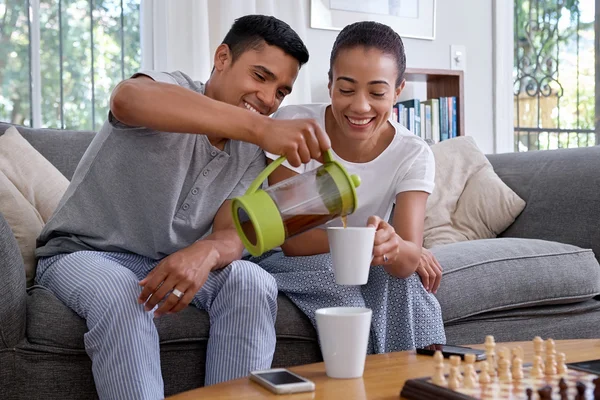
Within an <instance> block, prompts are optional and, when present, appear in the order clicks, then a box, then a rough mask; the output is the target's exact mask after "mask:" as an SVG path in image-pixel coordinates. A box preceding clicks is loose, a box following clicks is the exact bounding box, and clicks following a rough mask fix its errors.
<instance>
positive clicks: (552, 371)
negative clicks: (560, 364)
mask: <svg viewBox="0 0 600 400" xmlns="http://www.w3.org/2000/svg"><path fill="white" fill-rule="evenodd" d="M557 373H558V371H557V369H556V359H555V357H554V354H548V355H547V356H546V368H545V369H544V374H545V375H546V376H554V375H556V374H557Z"/></svg>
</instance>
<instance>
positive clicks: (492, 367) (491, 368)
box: [485, 335, 496, 378]
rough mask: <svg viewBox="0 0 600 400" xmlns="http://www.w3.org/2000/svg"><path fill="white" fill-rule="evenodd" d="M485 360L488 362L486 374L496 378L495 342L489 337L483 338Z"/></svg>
mask: <svg viewBox="0 0 600 400" xmlns="http://www.w3.org/2000/svg"><path fill="white" fill-rule="evenodd" d="M485 358H486V359H487V362H488V374H489V376H490V377H492V378H493V377H495V376H496V341H495V340H494V337H493V336H491V335H488V336H486V337H485Z"/></svg>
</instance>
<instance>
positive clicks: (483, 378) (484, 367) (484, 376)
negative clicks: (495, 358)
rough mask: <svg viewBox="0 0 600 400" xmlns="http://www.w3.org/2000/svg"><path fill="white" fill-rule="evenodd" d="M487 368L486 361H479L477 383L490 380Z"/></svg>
mask: <svg viewBox="0 0 600 400" xmlns="http://www.w3.org/2000/svg"><path fill="white" fill-rule="evenodd" d="M488 369H489V364H488V363H487V361H484V362H482V363H481V371H479V383H481V384H487V383H490V382H491V381H492V379H491V378H490V374H489V371H488Z"/></svg>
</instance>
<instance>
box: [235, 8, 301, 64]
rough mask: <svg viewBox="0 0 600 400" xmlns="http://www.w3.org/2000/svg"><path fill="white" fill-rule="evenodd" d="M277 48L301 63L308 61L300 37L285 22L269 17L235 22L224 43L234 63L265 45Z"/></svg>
mask: <svg viewBox="0 0 600 400" xmlns="http://www.w3.org/2000/svg"><path fill="white" fill-rule="evenodd" d="M265 42H266V43H267V44H269V45H271V46H277V47H279V48H280V49H281V50H283V51H284V52H286V53H287V54H289V55H290V56H292V57H294V58H295V59H296V60H298V62H299V63H300V66H302V65H303V64H305V63H306V62H307V61H308V50H307V49H306V46H304V43H303V42H302V39H300V36H298V34H297V33H296V32H295V31H294V30H293V29H292V28H291V27H290V26H289V25H288V24H286V23H285V22H283V21H281V20H279V19H277V18H275V17H271V16H268V15H246V16H243V17H240V18H238V19H236V20H235V22H234V23H233V25H232V26H231V29H230V30H229V32H227V35H225V39H223V43H224V44H226V45H227V46H229V49H230V50H231V54H232V57H233V62H235V60H236V59H237V58H238V57H239V56H240V55H241V54H242V53H244V52H245V51H248V50H250V49H255V50H258V49H260V48H261V46H263V45H264V43H265Z"/></svg>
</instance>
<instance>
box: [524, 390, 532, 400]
mask: <svg viewBox="0 0 600 400" xmlns="http://www.w3.org/2000/svg"><path fill="white" fill-rule="evenodd" d="M525 393H527V400H531V397H532V396H533V389H531V388H527V390H525Z"/></svg>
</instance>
